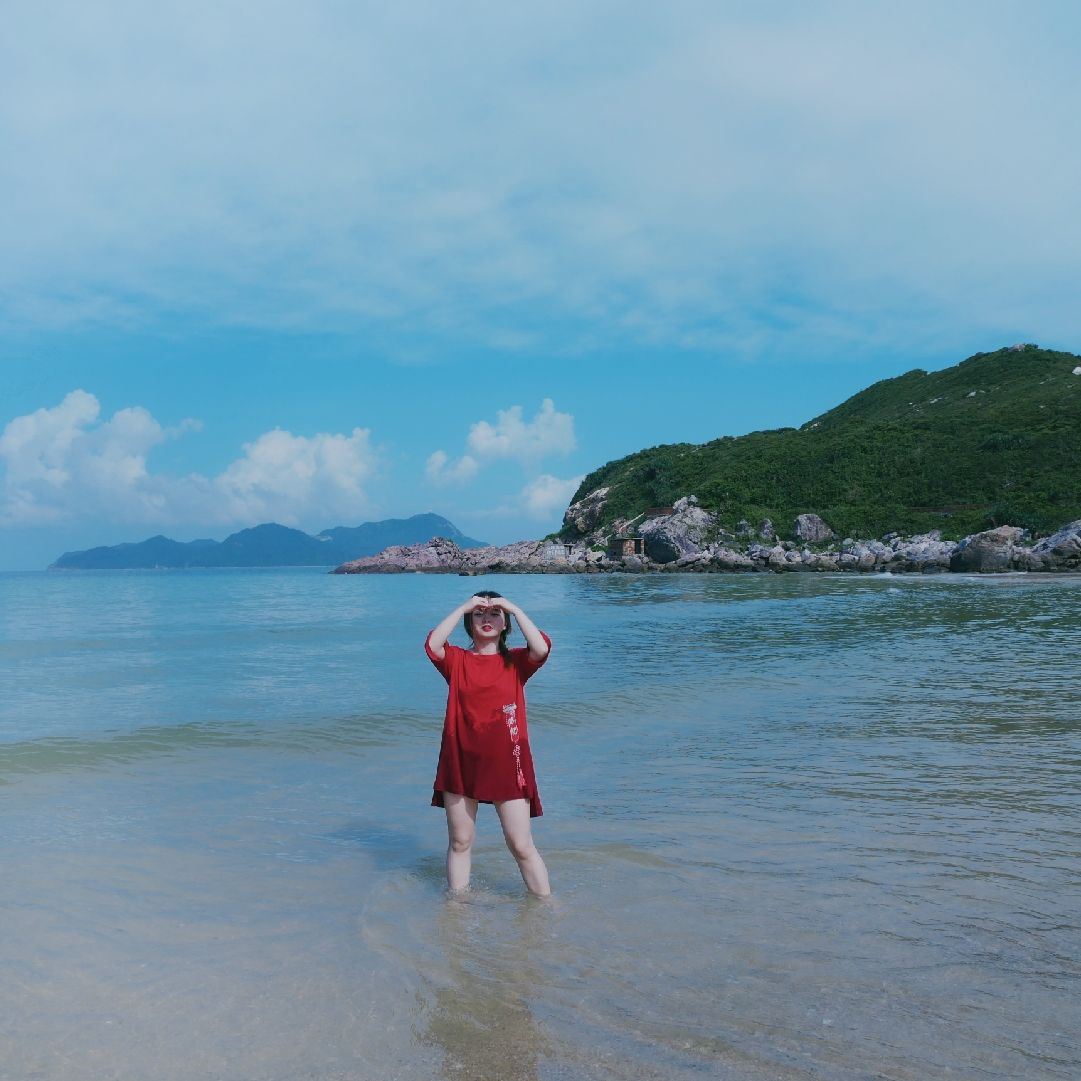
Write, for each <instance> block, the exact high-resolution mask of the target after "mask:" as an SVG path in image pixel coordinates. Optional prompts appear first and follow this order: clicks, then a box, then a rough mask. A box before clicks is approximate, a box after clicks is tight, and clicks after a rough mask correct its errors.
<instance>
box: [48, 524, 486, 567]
mask: <svg viewBox="0 0 1081 1081" xmlns="http://www.w3.org/2000/svg"><path fill="white" fill-rule="evenodd" d="M432 537H449V538H450V539H451V540H453V541H454V543H455V544H457V545H458V547H459V548H480V547H483V545H484V542H483V541H478V540H473V539H472V538H471V537H467V536H466V535H465V534H464V533H462V532H461V530H459V529H458V527H457V526H455V525H454V524H453V523H452V522H449V521H448V520H447V519H446V518H443V517H441V516H440V515H438V514H414V515H413V517H412V518H387V519H385V520H384V521H381V522H365V523H363V525H358V526H335V527H334V528H333V529H324V530H323V532H322V533H317V534H316V535H315V536H314V537H313V536H312V535H311V534H310V533H302V532H301V531H300V530H299V529H290V528H289V527H288V526H283V525H277V524H276V523H274V522H268V523H267V524H266V525H258V526H254V527H253V528H251V529H242V530H240V532H239V533H233V534H231V535H230V536H228V537H226V538H225V540H223V541H220V542H219V541H213V540H194V541H187V542H184V541H175V540H170V539H169V538H168V537H162V536H157V537H150V538H149V539H147V540H144V541H139V542H138V543H128V544H114V545H111V546H109V547H103V548H89V549H87V550H86V551H84V552H65V553H64V554H63V555H62V556H61V557H60V558H59V559H58V560H57V561H56V562H55V563H54V564H53V565H52V566H51V567H50V568H49V569H50V570H133V569H140V568H142V569H156V568H167V567H336V566H338V565H339V564H340V563H345V562H347V561H348V560H350V559H361V558H362V557H364V556H370V555H375V554H376V553H377V552H381V551H382V550H383V549H384V548H386V547H387V546H388V545H391V544H423V543H424V542H425V541H429V540H431V539H432Z"/></svg>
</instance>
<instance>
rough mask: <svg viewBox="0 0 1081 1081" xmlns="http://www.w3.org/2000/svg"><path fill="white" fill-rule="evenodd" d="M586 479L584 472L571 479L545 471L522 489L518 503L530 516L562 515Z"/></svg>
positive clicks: (548, 516) (540, 517)
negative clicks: (562, 478) (561, 477)
mask: <svg viewBox="0 0 1081 1081" xmlns="http://www.w3.org/2000/svg"><path fill="white" fill-rule="evenodd" d="M584 479H585V476H584V474H583V475H582V476H580V477H571V478H570V479H569V480H560V478H559V477H553V476H552V475H551V474H549V473H543V474H541V476H539V477H536V478H534V479H533V480H531V481H530V482H529V483H528V484H527V485H526V486H525V487H524V488H523V489H522V490H521V492H520V493H519V494H518V503H519V505H520V506H521V508H522V510H523V511H524V512H525V513H526V514H527V515H528V516H529V517H530V518H537V519H550V518H553V517H556V516H562V514H563V511H565V510H566V509H567V507H568V506H569V505H570V501H571V496H572V495H574V493H575V492H576V491H577V489H578V485H579V484H581V483H582V481H583V480H584Z"/></svg>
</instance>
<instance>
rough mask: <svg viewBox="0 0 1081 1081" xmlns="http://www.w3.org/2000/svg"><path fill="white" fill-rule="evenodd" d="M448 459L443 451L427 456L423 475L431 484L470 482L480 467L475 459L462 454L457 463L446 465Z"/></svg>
mask: <svg viewBox="0 0 1081 1081" xmlns="http://www.w3.org/2000/svg"><path fill="white" fill-rule="evenodd" d="M448 462H450V457H449V455H448V454H447V452H446V451H444V450H437V451H434V452H433V453H432V454H430V455H429V456H428V462H427V465H426V466H425V468H424V475H425V476H426V477H427V478H428V480H429V481H431V482H432V483H433V484H443V483H447V482H450V483H461V482H464V481H467V480H472V479H473V477H475V476H476V474H477V470H478V469H479V468H480V466H479V465H478V464H477V460H476V458H473V457H471V456H470V455H468V454H463V455H462V456H461V457H460V458H459V459H458V460H457V461H455V462H453V463H451V464H450V465H448V464H447V463H448Z"/></svg>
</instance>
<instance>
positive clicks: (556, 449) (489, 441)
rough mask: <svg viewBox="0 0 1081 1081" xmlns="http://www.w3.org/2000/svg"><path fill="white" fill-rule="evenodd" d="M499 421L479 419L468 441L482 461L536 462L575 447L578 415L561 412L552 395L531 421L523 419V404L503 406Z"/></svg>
mask: <svg viewBox="0 0 1081 1081" xmlns="http://www.w3.org/2000/svg"><path fill="white" fill-rule="evenodd" d="M496 417H497V419H496V422H495V424H489V423H488V421H486V420H478V421H477V423H476V424H474V425H473V426H472V427H471V428H470V429H469V437H468V439H467V440H466V443H467V445H468V446H469V449H470V451H472V453H473V454H474V455H476V457H477V458H479V459H480V460H481V461H494V460H495V459H497V458H517V459H519V460H521V461H524V462H536V461H539V460H540V459H541V458H545V457H547V456H548V455H551V454H569V453H570V452H571V451H572V450H574V448H575V445H576V444H575V439H574V417H572V416H571V414H570V413H557V412H556V407H555V403H554V402H553V401H552V399H551V398H545V399H544V401H543V402H541V407H540V411H539V412H538V413H537V415H536V416H535V417H534V418H533V419H532V420H531V421H525V420H523V419H522V407H521V406H520V405H512V406H511V407H510V409H500V410H499V411H498V413H497V414H496Z"/></svg>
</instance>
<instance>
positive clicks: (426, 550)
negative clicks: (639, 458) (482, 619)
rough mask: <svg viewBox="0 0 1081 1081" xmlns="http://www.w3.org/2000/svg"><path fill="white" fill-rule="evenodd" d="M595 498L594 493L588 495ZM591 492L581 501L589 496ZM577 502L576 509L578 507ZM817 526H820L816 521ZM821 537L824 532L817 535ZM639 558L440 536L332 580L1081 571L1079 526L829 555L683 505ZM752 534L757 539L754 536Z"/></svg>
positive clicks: (887, 541)
mask: <svg viewBox="0 0 1081 1081" xmlns="http://www.w3.org/2000/svg"><path fill="white" fill-rule="evenodd" d="M597 491H598V492H599V491H601V489H598V490H597ZM594 494H596V493H591V495H594ZM583 502H584V501H583ZM819 521H821V519H819ZM827 528H828V527H827ZM638 532H639V534H640V535H641V537H642V538H643V541H644V544H643V548H644V551H643V552H642V554H641V555H635V554H627V555H623V556H615V557H613V556H610V555H609V554H608V553H607V552H606V551H604V550H601V549H598V548H597V547H596V546H593V547H590V546H589V545H588V544H587V543H586V542H585V541H584V540H578V541H574V542H571V543H564V542H561V541H551V540H541V541H518V542H516V543H514V544H506V545H502V546H498V547H495V546H492V547H486V548H459V547H458V545H457V544H455V543H454V541H452V540H449V539H447V538H446V537H435V538H434V539H432V540H430V541H428V542H427V543H426V544H410V545H398V546H395V547H392V548H386V549H384V550H383V551H382V552H380V553H379V554H378V555H374V556H368V557H366V558H364V559H355V560H352V561H350V562H349V563H344V564H342V565H341V566H340V567H338V568H337V569H336V571H335V572H334V573H336V574H400V573H409V572H412V573H420V574H465V575H473V574H595V573H598V572H623V573H646V572H651V573H665V572H695V573H709V572H735V571H772V572H774V573H777V574H790V573H796V572H802V573H805V572H838V571H849V572H855V573H865V574H866V573H885V572H888V573H895V574H936V573H941V572H943V571H947V570H953V571H958V572H964V573H980V574H991V573H997V572H1003V571H1018V570H1023V571H1041V572H1052V571H1081V520H1079V521H1076V522H1071V523H1070V524H1069V525H1066V526H1064V527H1063V528H1062V529H1060V530H1059V531H1058V532H1057V533H1055V534H1054V535H1052V536H1050V537H1046V538H1044V539H1043V540H1041V541H1039V542H1037V543H1036V544H1034V545H1032V546H1031V547H1029V546H1026V545H1025V544H1024V543H1023V541H1024V540H1025V538H1026V534H1025V532H1024V531H1023V530H1021V529H1019V528H1017V527H1016V526H1000V527H998V528H997V529H989V530H986V531H984V532H982V533H975V534H973V535H972V536H970V537H965V538H964V540H962V541H960V542H953V541H944V540H943V539H942V536H941V534H939V533H938V532H937V531H934V532H931V533H924V534H920V535H917V536H914V537H907V538H906V537H902V536H899V535H898V534H895V533H891V534H888V535H887V536H885V537H882V538H881V539H880V540H857V539H853V538H851V537H850V538H846V539H845V540H844V541H842V542H841V544H840V545H839V546H836V547H834V546H830V547H829V548H828V549H826V550H821V549H818V550H812V548H811V547H810V546H809V545H810V544H811V543H812V542H810V541H807V542H805V543H800V542H793V541H778V540H776V539H775V538H771V539H768V540H765V541H763V540H758V539H749V538H747V537H745V536H744V537H731V536H728V535H726V534H724V533H723V532H720V531H719V529H718V523H717V519H716V517H715V516H714V515H711V514H709V513H707V512H706V511H704V510H703V509H702V508H701V507H699V506H698V501H697V500H696V499H695V498H694V497H693V496H690V497H685V498H684V499H680V500H678V501H677V502H676V504H675V506H674V507H673V509H672V512H671V513H670V514H666V515H662V516H659V517H657V518H651V519H648V520H647V521H645V522H643V523H642V525H641V526H640V527H639V530H638ZM759 535H761V534H759Z"/></svg>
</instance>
